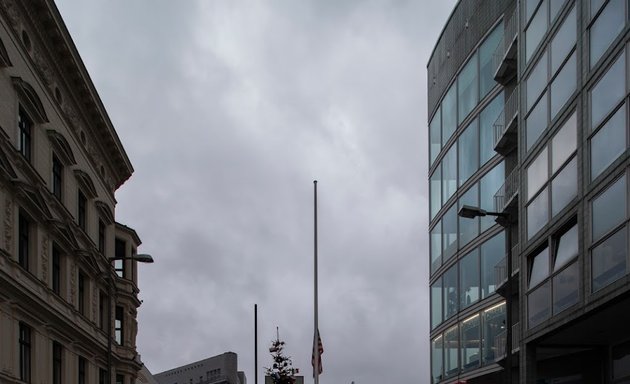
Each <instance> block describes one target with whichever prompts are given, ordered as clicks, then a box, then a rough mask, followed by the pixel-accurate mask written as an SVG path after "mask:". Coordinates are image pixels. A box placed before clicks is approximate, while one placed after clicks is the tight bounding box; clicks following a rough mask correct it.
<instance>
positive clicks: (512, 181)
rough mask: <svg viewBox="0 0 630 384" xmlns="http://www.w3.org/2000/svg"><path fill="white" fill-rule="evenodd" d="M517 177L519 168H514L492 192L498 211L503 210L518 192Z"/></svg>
mask: <svg viewBox="0 0 630 384" xmlns="http://www.w3.org/2000/svg"><path fill="white" fill-rule="evenodd" d="M518 179H519V169H518V168H514V170H513V171H512V173H510V175H509V176H508V177H507V178H506V179H505V182H504V183H503V185H502V186H501V187H500V188H499V190H498V191H497V193H495V194H494V206H495V209H496V210H497V211H498V212H505V211H506V209H507V208H508V207H509V206H510V204H511V202H512V201H513V200H514V197H515V196H516V195H517V194H518Z"/></svg>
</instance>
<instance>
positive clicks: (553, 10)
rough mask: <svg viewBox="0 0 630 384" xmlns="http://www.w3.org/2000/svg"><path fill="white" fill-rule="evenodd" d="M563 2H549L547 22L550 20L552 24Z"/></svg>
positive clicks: (553, 0) (562, 0)
mask: <svg viewBox="0 0 630 384" xmlns="http://www.w3.org/2000/svg"><path fill="white" fill-rule="evenodd" d="M564 2H565V0H549V20H551V23H552V24H553V21H554V19H555V18H556V16H558V12H560V8H562V6H563V5H564Z"/></svg>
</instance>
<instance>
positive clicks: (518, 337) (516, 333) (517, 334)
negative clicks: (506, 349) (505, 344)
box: [512, 323, 521, 352]
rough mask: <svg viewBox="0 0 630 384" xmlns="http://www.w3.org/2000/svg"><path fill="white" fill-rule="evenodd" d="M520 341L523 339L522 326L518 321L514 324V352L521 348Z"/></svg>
mask: <svg viewBox="0 0 630 384" xmlns="http://www.w3.org/2000/svg"><path fill="white" fill-rule="evenodd" d="M520 341H521V327H520V323H516V324H514V325H513V326H512V352H514V351H518V350H519V348H520V347H519V342H520Z"/></svg>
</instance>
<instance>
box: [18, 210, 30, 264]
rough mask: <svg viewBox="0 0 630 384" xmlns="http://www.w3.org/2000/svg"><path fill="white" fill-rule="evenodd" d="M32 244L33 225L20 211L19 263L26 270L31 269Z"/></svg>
mask: <svg viewBox="0 0 630 384" xmlns="http://www.w3.org/2000/svg"><path fill="white" fill-rule="evenodd" d="M30 242H31V223H30V221H29V219H28V218H27V217H26V215H25V214H24V213H23V212H22V211H20V213H19V217H18V262H19V264H20V266H21V267H22V268H24V269H26V270H28V269H29V259H30Z"/></svg>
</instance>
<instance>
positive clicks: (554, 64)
mask: <svg viewBox="0 0 630 384" xmlns="http://www.w3.org/2000/svg"><path fill="white" fill-rule="evenodd" d="M551 3H552V4H553V3H560V4H561V3H562V2H561V1H552V2H551ZM576 14H577V12H576V10H575V7H573V9H572V10H571V13H569V14H568V15H567V17H566V18H565V19H564V21H563V22H562V26H561V27H560V29H559V30H558V32H556V35H555V36H554V37H553V40H551V51H550V52H551V73H556V71H557V70H558V68H560V64H562V62H563V61H564V59H565V58H566V57H567V55H568V54H569V52H571V49H573V47H574V46H575V41H576V36H577V18H576Z"/></svg>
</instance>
